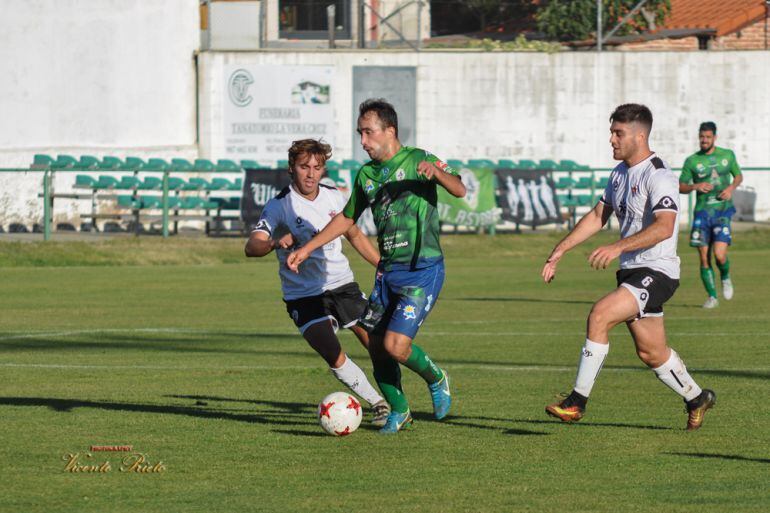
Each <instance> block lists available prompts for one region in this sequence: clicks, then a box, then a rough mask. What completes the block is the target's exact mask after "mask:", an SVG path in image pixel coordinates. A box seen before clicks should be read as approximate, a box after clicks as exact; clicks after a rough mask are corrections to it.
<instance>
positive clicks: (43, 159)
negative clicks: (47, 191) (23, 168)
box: [32, 153, 54, 168]
mask: <svg viewBox="0 0 770 513" xmlns="http://www.w3.org/2000/svg"><path fill="white" fill-rule="evenodd" d="M53 163H54V158H53V157H52V156H50V155H45V154H43V153H38V154H36V155H35V156H34V157H33V159H32V167H33V168H47V167H51V166H52V165H53Z"/></svg>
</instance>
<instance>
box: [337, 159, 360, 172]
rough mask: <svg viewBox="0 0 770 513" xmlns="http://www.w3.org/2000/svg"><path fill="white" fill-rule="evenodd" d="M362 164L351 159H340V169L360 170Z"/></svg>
mask: <svg viewBox="0 0 770 513" xmlns="http://www.w3.org/2000/svg"><path fill="white" fill-rule="evenodd" d="M361 166H362V164H361V163H360V162H359V161H357V160H353V159H342V165H341V166H340V169H355V170H356V171H357V170H359V169H361Z"/></svg>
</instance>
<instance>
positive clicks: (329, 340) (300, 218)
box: [245, 139, 390, 426]
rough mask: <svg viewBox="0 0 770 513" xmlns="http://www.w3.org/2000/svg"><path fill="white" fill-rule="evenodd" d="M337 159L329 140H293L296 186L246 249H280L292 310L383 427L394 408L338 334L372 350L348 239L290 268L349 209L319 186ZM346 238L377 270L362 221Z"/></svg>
mask: <svg viewBox="0 0 770 513" xmlns="http://www.w3.org/2000/svg"><path fill="white" fill-rule="evenodd" d="M330 157H331V147H330V146H329V145H328V144H324V143H322V142H320V141H316V140H314V139H304V140H301V141H294V143H293V144H292V146H291V148H290V149H289V176H290V177H291V184H290V185H288V186H287V187H285V188H284V189H283V190H282V191H281V192H280V193H279V194H278V195H277V196H276V197H275V198H273V199H271V200H270V201H269V202H268V203H267V204H266V205H265V208H264V210H263V211H262V215H261V217H260V219H259V222H258V223H257V225H256V227H255V228H254V230H253V231H252V232H251V236H250V237H249V240H248V242H247V243H246V248H245V251H246V256H249V257H262V256H265V255H267V254H268V253H270V252H271V251H272V250H275V252H276V256H277V257H278V265H279V269H278V274H279V275H280V278H281V288H282V290H283V300H284V302H285V303H286V311H287V312H288V313H289V315H290V316H291V318H292V320H293V321H294V324H296V326H297V328H299V331H300V333H301V334H302V336H303V337H304V338H305V340H307V342H308V344H310V346H311V347H312V348H313V349H315V351H316V352H317V353H318V354H319V355H321V357H322V358H323V359H324V360H325V361H326V363H327V364H328V365H329V368H330V369H331V372H332V374H334V376H335V377H336V378H337V379H339V380H340V381H341V382H342V383H344V384H345V385H347V386H348V388H350V389H351V390H352V391H353V392H355V393H356V394H358V395H359V396H360V397H362V398H363V399H364V400H365V401H367V402H368V403H369V404H370V405H371V406H372V414H373V420H372V423H373V424H375V425H378V426H382V425H384V424H385V421H386V420H387V417H388V414H389V413H390V406H389V405H388V403H387V402H386V401H385V400H384V399H383V398H382V396H380V395H379V394H378V393H377V391H376V390H375V389H374V388H373V387H372V385H371V384H370V383H369V380H368V379H367V378H366V375H365V374H364V372H363V370H361V368H360V367H359V366H358V365H356V363H355V362H354V361H353V360H352V359H351V358H350V357H348V356H347V355H346V354H345V352H344V351H343V350H342V347H341V346H340V341H339V339H338V338H337V335H336V333H337V330H338V329H339V327H343V328H348V329H350V330H351V331H353V333H354V334H355V335H356V337H358V339H359V340H360V341H361V343H362V344H363V345H364V347H366V348H367V349H368V346H369V336H368V334H367V332H366V330H364V329H363V328H361V327H359V326H357V325H356V322H357V321H358V319H359V318H360V317H361V315H362V314H363V312H364V310H365V309H366V305H367V304H368V302H367V300H366V296H365V295H364V294H363V293H362V292H361V290H360V289H359V287H358V284H357V283H356V282H355V281H353V271H352V270H351V269H350V264H349V262H348V259H347V258H345V255H343V254H342V241H341V240H340V239H339V238H337V239H335V240H333V241H332V242H330V243H328V244H326V245H325V246H324V247H322V248H318V249H317V250H315V251H314V252H313V253H312V254H311V256H310V258H309V259H308V260H307V261H306V262H305V264H304V265H303V266H302V269H301V270H300V272H299V273H294V272H292V271H290V270H289V269H288V268H287V267H286V257H287V256H288V255H289V253H291V251H292V250H294V249H296V248H299V247H301V246H302V245H303V244H305V243H307V241H309V240H310V239H311V238H313V236H314V235H315V234H316V233H318V232H320V231H321V230H322V229H323V228H324V226H326V225H327V224H328V223H329V221H330V220H331V219H332V218H333V217H334V216H335V215H336V214H337V212H340V211H342V209H343V208H344V206H345V203H346V201H345V198H344V197H343V196H342V194H341V193H340V192H339V191H338V190H337V189H336V188H334V187H329V186H327V185H323V184H321V183H320V180H321V178H322V177H323V175H324V171H325V163H326V161H327V160H328V159H329V158H330ZM345 237H347V239H348V241H349V242H350V244H351V245H352V246H353V247H354V248H355V249H356V251H358V252H359V253H360V254H361V256H363V257H364V259H366V260H367V261H368V262H369V263H371V264H372V265H373V266H375V267H377V264H378V262H379V260H380V255H379V253H378V252H377V250H376V249H375V248H374V246H373V245H372V243H371V242H369V239H368V238H367V237H366V236H365V235H364V234H363V233H362V232H361V231H360V230H359V229H358V228H357V227H356V226H355V225H353V226H352V227H351V228H350V230H348V232H347V233H346V234H345Z"/></svg>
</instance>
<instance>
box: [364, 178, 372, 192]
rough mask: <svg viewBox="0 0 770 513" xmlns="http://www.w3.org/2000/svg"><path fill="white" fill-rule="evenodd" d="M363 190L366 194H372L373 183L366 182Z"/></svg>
mask: <svg viewBox="0 0 770 513" xmlns="http://www.w3.org/2000/svg"><path fill="white" fill-rule="evenodd" d="M364 190H365V191H366V192H367V193H368V192H372V191H373V190H374V182H372V181H371V180H367V181H366V184H364Z"/></svg>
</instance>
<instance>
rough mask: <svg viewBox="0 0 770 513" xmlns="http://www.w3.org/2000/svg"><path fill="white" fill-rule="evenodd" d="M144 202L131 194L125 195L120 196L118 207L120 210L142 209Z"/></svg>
mask: <svg viewBox="0 0 770 513" xmlns="http://www.w3.org/2000/svg"><path fill="white" fill-rule="evenodd" d="M141 206H142V202H141V201H139V200H138V199H136V198H134V197H133V196H131V195H130V194H126V195H123V194H121V195H120V196H118V207H119V208H130V209H135V208H141Z"/></svg>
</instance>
